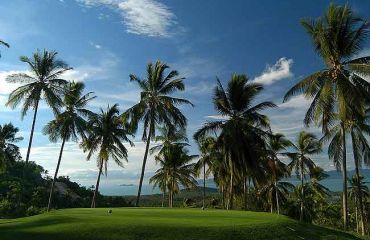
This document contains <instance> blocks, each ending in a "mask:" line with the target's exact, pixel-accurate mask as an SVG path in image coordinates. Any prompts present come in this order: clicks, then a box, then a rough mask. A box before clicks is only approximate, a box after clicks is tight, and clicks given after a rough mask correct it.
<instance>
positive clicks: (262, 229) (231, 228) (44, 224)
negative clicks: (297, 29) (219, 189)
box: [0, 208, 358, 240]
mask: <svg viewBox="0 0 370 240" xmlns="http://www.w3.org/2000/svg"><path fill="white" fill-rule="evenodd" d="M300 237H303V238H304V239H358V238H356V237H355V236H353V235H350V234H347V233H343V232H339V231H334V230H330V229H327V228H322V227H317V226H313V225H309V224H301V223H298V222H296V221H294V220H291V219H289V218H287V217H284V216H277V215H275V214H269V213H256V212H243V211H223V210H206V211H202V210H199V209H158V208H115V209H113V213H112V214H109V213H108V209H104V208H98V209H67V210H59V211H53V212H50V213H46V214H42V215H38V216H33V217H27V218H19V219H12V220H0V239H1V240H23V239H25V240H26V239H27V240H33V239H37V240H44V239H45V240H46V239H48V240H50V239H52V240H59V239H61V240H62V239H63V240H74V239H76V240H77V239H79V240H95V239H104V240H105V239H107V240H111V239H112V240H113V239H124V240H131V239H132V240H134V239H138V240H139V239H140V240H143V239H156V240H170V239H176V240H181V239H186V240H190V239H197V240H199V239H202V240H203V239H212V240H217V239H222V240H227V239H233V240H238V239H302V238H300Z"/></svg>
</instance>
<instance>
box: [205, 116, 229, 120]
mask: <svg viewBox="0 0 370 240" xmlns="http://www.w3.org/2000/svg"><path fill="white" fill-rule="evenodd" d="M204 118H209V119H213V120H228V119H229V117H227V116H222V115H208V116H204Z"/></svg>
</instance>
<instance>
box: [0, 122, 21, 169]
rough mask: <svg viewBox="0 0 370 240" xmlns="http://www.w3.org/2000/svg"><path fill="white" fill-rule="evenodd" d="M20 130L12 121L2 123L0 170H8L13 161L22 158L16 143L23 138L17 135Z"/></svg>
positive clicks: (0, 126) (0, 127) (0, 133)
mask: <svg viewBox="0 0 370 240" xmlns="http://www.w3.org/2000/svg"><path fill="white" fill-rule="evenodd" d="M18 131H19V129H18V128H16V127H14V126H13V124H11V123H6V124H3V125H0V170H6V169H7V167H8V166H10V165H11V164H12V163H13V162H15V161H17V160H20V159H21V154H20V152H19V147H18V146H17V145H15V143H17V142H19V141H22V140H23V138H22V137H19V136H17V133H18Z"/></svg>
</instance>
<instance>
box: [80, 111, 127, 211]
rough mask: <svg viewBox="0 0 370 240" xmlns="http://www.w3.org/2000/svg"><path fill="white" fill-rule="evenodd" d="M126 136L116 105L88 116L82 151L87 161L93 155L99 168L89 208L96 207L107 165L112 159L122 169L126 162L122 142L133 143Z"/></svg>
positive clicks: (124, 125) (125, 127)
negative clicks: (85, 154)
mask: <svg viewBox="0 0 370 240" xmlns="http://www.w3.org/2000/svg"><path fill="white" fill-rule="evenodd" d="M127 135H131V133H130V131H129V130H128V128H127V125H126V124H125V122H122V119H121V118H120V117H119V110H118V105H117V104H115V105H113V106H112V107H109V106H108V108H107V110H106V111H104V110H103V109H100V113H99V114H94V115H92V116H89V121H88V136H87V138H86V140H85V141H84V142H83V143H82V147H83V149H84V151H85V152H86V151H87V152H88V154H87V160H90V159H91V157H92V156H93V155H95V154H96V155H97V166H98V168H99V173H98V178H97V180H96V185H95V190H94V195H93V199H92V201H91V207H92V208H95V206H96V203H95V201H96V197H97V194H98V193H99V184H100V177H101V174H102V173H103V167H104V173H105V174H106V173H107V166H108V165H107V163H108V160H109V159H110V158H112V159H113V160H114V161H115V162H116V164H117V165H118V166H120V167H123V163H122V161H121V160H122V159H124V160H126V161H127V149H126V147H125V146H124V145H123V142H128V143H129V144H130V145H131V146H133V143H132V142H131V140H130V139H129V138H128V136H127Z"/></svg>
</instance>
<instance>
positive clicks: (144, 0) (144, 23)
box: [77, 0, 177, 37]
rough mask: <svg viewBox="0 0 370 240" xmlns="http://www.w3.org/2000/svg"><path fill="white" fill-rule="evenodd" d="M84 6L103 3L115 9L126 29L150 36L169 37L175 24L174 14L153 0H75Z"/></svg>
mask: <svg viewBox="0 0 370 240" xmlns="http://www.w3.org/2000/svg"><path fill="white" fill-rule="evenodd" d="M77 1H78V2H80V3H83V4H84V5H85V6H88V7H92V6H98V5H105V6H108V7H111V8H114V9H115V10H117V11H118V12H119V13H120V14H121V15H122V18H123V23H124V25H125V26H126V31H127V32H129V33H133V34H138V35H146V36H150V37H169V36H171V35H172V34H171V31H170V30H171V29H172V28H173V26H175V25H176V24H177V22H176V20H175V19H176V16H175V14H174V13H173V12H172V11H171V10H170V9H169V8H168V7H167V6H166V5H164V4H163V3H160V2H158V1H155V0H77Z"/></svg>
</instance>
